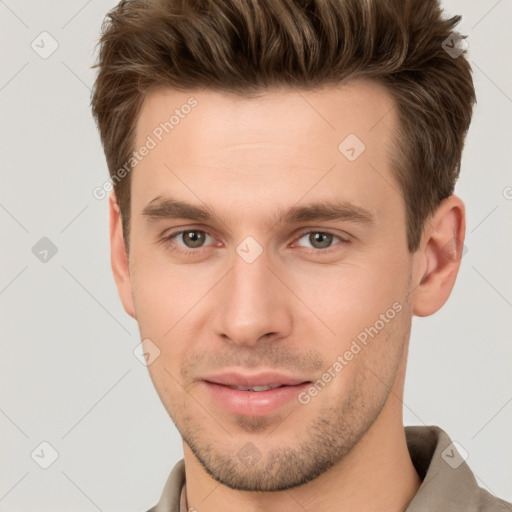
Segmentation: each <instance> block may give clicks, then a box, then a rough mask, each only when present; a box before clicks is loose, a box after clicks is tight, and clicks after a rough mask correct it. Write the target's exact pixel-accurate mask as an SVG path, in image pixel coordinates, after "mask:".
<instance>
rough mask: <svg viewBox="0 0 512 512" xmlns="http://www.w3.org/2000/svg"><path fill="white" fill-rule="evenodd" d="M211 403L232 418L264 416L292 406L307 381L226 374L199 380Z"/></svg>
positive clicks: (272, 376)
mask: <svg viewBox="0 0 512 512" xmlns="http://www.w3.org/2000/svg"><path fill="white" fill-rule="evenodd" d="M202 382H203V384H204V386H205V387H206V390H207V392H208V394H209V396H210V398H213V401H214V403H216V404H217V405H219V406H221V407H222V408H223V409H225V410H227V411H228V412H231V413H233V414H237V415H242V416H265V415H268V414H271V413H272V412H275V411H277V410H278V409H281V408H284V407H285V406H286V405H288V406H290V403H293V402H295V404H296V405H298V404H299V402H298V400H293V399H294V398H295V399H296V398H297V396H298V394H299V393H300V392H301V391H303V390H305V389H306V388H307V387H308V386H309V385H311V381H310V380H305V379H301V378H295V377H290V376H286V375H282V374H276V373H269V372H267V373H261V374H258V375H247V374H240V373H225V374H221V375H215V376H209V377H207V378H205V379H203V380H202Z"/></svg>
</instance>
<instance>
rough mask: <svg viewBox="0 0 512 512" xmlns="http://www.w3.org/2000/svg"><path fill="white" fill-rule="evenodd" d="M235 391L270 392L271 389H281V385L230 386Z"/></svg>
mask: <svg viewBox="0 0 512 512" xmlns="http://www.w3.org/2000/svg"><path fill="white" fill-rule="evenodd" d="M229 387H230V388H233V389H238V390H239V391H268V390H269V389H275V388H279V387H281V384H276V385H275V386H252V387H249V386H229Z"/></svg>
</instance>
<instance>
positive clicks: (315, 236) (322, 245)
mask: <svg viewBox="0 0 512 512" xmlns="http://www.w3.org/2000/svg"><path fill="white" fill-rule="evenodd" d="M302 239H306V241H307V243H309V244H311V245H310V247H311V248H312V249H320V250H321V249H329V248H330V247H331V245H332V243H333V240H334V239H338V240H339V241H343V240H342V238H340V237H339V236H336V235H333V234H332V233H326V232H324V231H308V232H307V233H304V234H303V235H302V236H301V237H300V238H299V239H298V240H299V241H300V240H302Z"/></svg>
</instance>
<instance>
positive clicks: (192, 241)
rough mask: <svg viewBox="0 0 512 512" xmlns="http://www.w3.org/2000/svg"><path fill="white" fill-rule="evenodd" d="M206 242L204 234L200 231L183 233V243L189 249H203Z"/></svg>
mask: <svg viewBox="0 0 512 512" xmlns="http://www.w3.org/2000/svg"><path fill="white" fill-rule="evenodd" d="M203 241H204V233H201V232H200V231H187V232H186V233H183V242H184V243H185V245H186V246H187V247H201V244H202V243H203Z"/></svg>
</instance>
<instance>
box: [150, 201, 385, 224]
mask: <svg viewBox="0 0 512 512" xmlns="http://www.w3.org/2000/svg"><path fill="white" fill-rule="evenodd" d="M142 215H143V216H144V217H147V218H148V219H150V220H158V219H190V220H194V221H197V222H216V223H221V224H225V222H224V221H223V220H222V219H221V218H220V217H219V216H218V215H217V214H216V213H215V212H214V210H213V209H212V208H211V207H209V206H207V205H204V206H198V205H194V204H191V203H187V202H184V201H180V200H177V199H173V198H170V197H161V196H157V197H155V198H154V199H153V200H152V201H150V202H149V203H148V204H147V205H146V206H145V207H144V209H143V210H142ZM328 220H337V221H340V220H343V221H351V222H358V223H361V224H373V223H375V219H374V216H373V215H372V213H371V212H370V211H368V210H366V209H365V208H362V207H361V206H357V205H355V204H352V203H349V202H341V203H340V202H335V201H328V200H322V201H316V202H314V203H311V204H309V205H305V206H292V207H290V208H288V209H283V208H277V210H275V212H274V214H273V215H271V217H270V219H269V225H271V226H272V227H273V226H275V225H276V224H296V223H299V222H316V221H328Z"/></svg>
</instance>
